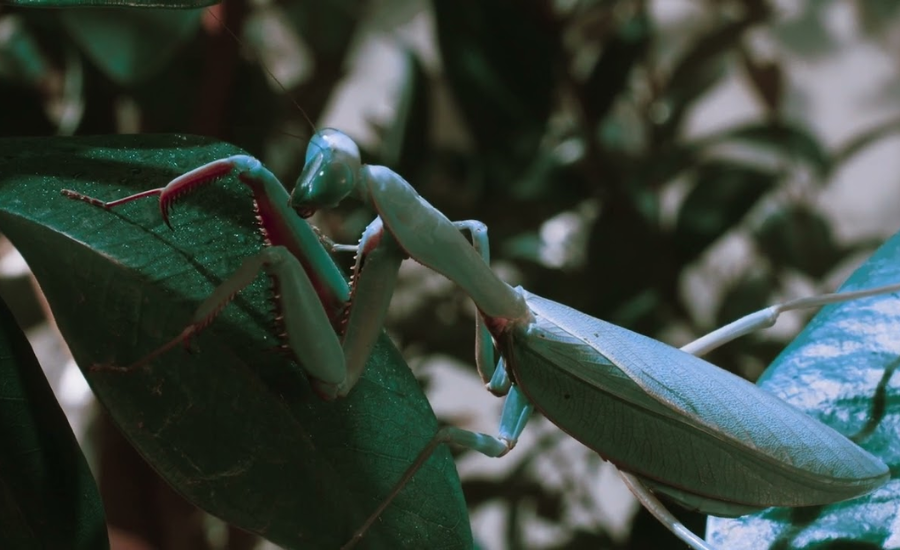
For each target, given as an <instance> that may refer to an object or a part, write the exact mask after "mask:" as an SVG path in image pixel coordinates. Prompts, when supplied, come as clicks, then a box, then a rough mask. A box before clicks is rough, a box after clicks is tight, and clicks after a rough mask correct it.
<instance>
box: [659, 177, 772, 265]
mask: <svg viewBox="0 0 900 550" xmlns="http://www.w3.org/2000/svg"><path fill="white" fill-rule="evenodd" d="M775 181H776V177H775V175H774V174H772V173H770V172H767V171H763V170H760V169H757V168H753V167H751V166H749V165H742V164H732V163H727V162H719V161H711V162H708V163H706V164H703V165H701V166H699V167H698V168H697V183H696V185H695V186H694V188H693V189H692V190H691V192H690V193H688V196H687V198H685V200H684V204H683V205H682V206H681V210H680V211H679V212H678V221H677V222H676V225H675V236H674V242H675V243H676V246H677V252H678V254H679V257H680V258H681V259H682V261H684V262H687V261H690V260H692V259H694V258H695V257H697V256H698V255H699V254H700V253H702V252H703V251H704V250H706V248H707V247H708V246H709V245H710V244H712V243H713V242H714V241H715V240H716V239H718V238H720V237H721V236H722V235H724V234H725V233H726V232H727V231H728V230H729V229H731V228H732V227H734V226H735V225H736V224H738V223H739V222H740V221H741V218H743V216H744V215H745V214H746V213H747V212H749V211H750V209H751V208H753V205H754V204H756V201H758V200H759V199H760V198H761V197H762V196H763V195H764V194H765V193H766V192H767V191H769V190H770V189H771V188H772V186H773V185H774V184H775Z"/></svg>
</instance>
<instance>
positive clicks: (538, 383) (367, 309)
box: [63, 129, 900, 548]
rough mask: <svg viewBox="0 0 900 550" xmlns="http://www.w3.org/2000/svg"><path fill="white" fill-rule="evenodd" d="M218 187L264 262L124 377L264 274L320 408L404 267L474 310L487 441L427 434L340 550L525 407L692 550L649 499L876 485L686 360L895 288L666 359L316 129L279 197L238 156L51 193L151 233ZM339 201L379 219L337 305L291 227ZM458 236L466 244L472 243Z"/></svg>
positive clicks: (320, 254)
mask: <svg viewBox="0 0 900 550" xmlns="http://www.w3.org/2000/svg"><path fill="white" fill-rule="evenodd" d="M230 172H236V173H237V175H238V178H239V179H240V180H241V181H242V182H243V183H245V184H246V185H248V186H249V187H250V188H251V189H252V191H253V194H254V199H255V202H256V206H257V209H258V213H259V220H260V227H261V229H262V230H263V232H264V234H265V236H266V239H267V241H268V243H269V244H271V245H273V246H272V247H269V248H266V249H265V250H264V251H263V252H261V253H260V254H258V255H256V256H253V257H251V258H249V259H248V260H247V261H246V262H245V263H244V265H243V266H242V267H241V268H240V269H239V270H238V271H237V272H236V273H235V274H234V275H233V276H232V277H230V278H229V279H228V280H227V281H225V282H224V283H222V284H221V285H220V286H219V287H218V288H217V289H216V290H215V291H214V293H213V294H212V295H211V296H210V297H209V298H208V299H207V300H206V301H204V302H203V304H201V305H200V307H199V308H198V310H197V313H196V315H195V317H194V320H193V322H192V324H191V325H189V326H188V328H187V329H185V330H184V331H183V332H182V333H181V334H180V335H178V336H177V337H176V338H175V339H174V340H173V341H172V342H171V343H170V344H168V345H166V346H164V347H163V348H160V349H159V350H157V351H156V352H153V353H152V354H151V355H149V356H147V357H144V358H143V359H141V360H139V361H138V363H137V364H142V363H145V362H146V361H149V360H150V359H152V358H153V357H155V356H157V355H158V354H159V353H162V352H165V351H166V350H168V349H170V348H171V347H172V346H174V345H176V344H178V343H180V342H183V341H184V340H186V339H187V338H189V337H190V336H191V335H192V334H193V333H195V332H196V331H198V330H201V329H202V328H203V327H205V326H206V325H208V324H209V323H210V322H212V321H213V319H214V318H215V316H216V315H217V314H218V312H219V311H221V310H222V308H223V307H224V306H225V305H226V304H227V303H228V302H229V301H230V300H231V299H232V298H233V297H234V295H235V294H236V293H238V292H239V291H240V290H241V289H242V288H243V287H244V286H246V285H248V284H249V283H250V282H252V281H253V280H254V279H255V278H256V277H257V275H258V274H259V272H260V271H263V270H265V271H266V272H268V273H269V274H270V275H272V276H273V277H274V278H275V279H276V281H277V283H278V288H279V290H280V292H279V294H280V319H281V322H282V324H283V327H284V331H283V338H284V342H285V345H286V346H287V347H288V349H289V350H291V351H292V352H293V354H294V355H295V356H296V358H297V359H298V361H299V362H300V363H301V364H302V366H303V368H304V369H305V370H306V372H307V374H308V375H309V378H310V381H311V383H312V384H313V387H314V388H315V389H316V390H317V392H318V393H319V394H320V395H321V396H322V397H323V398H327V399H330V398H334V397H338V396H342V395H346V394H347V393H348V392H349V391H350V390H351V389H352V388H353V385H354V384H355V382H356V380H357V379H358V378H359V375H360V374H361V372H362V369H363V366H364V365H365V360H366V358H367V357H368V354H369V352H370V350H371V347H372V344H373V343H374V340H375V338H376V337H377V335H378V333H379V331H380V330H381V325H382V321H383V318H384V314H385V312H386V310H387V307H388V305H389V302H390V298H391V295H392V293H393V289H394V284H395V282H396V273H397V270H398V267H399V265H400V262H401V261H402V260H403V259H404V257H406V256H409V257H412V258H413V259H415V260H417V261H419V262H420V263H422V264H424V265H426V266H428V267H430V268H432V269H434V270H435V271H437V272H439V273H441V274H443V275H444V276H446V277H448V278H449V279H451V280H452V281H454V282H455V283H457V284H458V285H459V286H460V287H461V288H462V289H463V290H464V291H465V292H466V293H467V294H468V295H469V296H470V297H471V298H472V299H473V301H474V302H475V304H476V306H477V307H478V310H479V311H480V315H479V316H478V317H477V321H476V323H477V324H476V332H477V336H476V363H477V365H478V369H479V372H480V374H481V376H482V379H483V380H484V382H485V384H486V385H487V386H488V388H489V389H490V390H491V391H492V392H493V393H495V394H498V395H502V394H507V398H506V402H505V405H504V409H503V414H502V417H501V421H500V429H499V434H498V436H497V437H494V436H489V435H485V434H477V433H473V432H468V431H465V430H461V429H458V428H452V427H451V428H445V429H443V430H441V431H440V432H439V433H438V434H437V435H436V436H435V438H434V439H433V441H432V443H431V444H430V445H429V446H428V447H427V448H426V449H425V450H423V452H422V454H421V455H420V457H419V459H418V460H417V461H416V462H415V463H414V464H413V465H412V466H411V467H410V469H409V470H408V472H407V474H406V475H404V476H403V478H402V479H401V480H400V482H399V483H398V485H397V487H396V489H395V491H394V492H393V493H392V495H391V496H390V497H388V499H386V501H385V502H384V503H383V504H382V506H380V507H379V508H378V509H377V510H376V511H375V513H374V514H373V516H372V518H370V521H369V522H367V523H366V524H365V525H364V526H363V527H362V528H361V529H360V530H359V531H358V532H357V533H356V535H355V536H354V538H353V540H351V541H350V542H349V543H348V545H347V546H348V547H349V546H352V545H353V544H354V543H355V542H356V541H358V540H359V539H360V538H362V536H363V535H364V533H365V531H366V529H367V528H368V526H369V525H370V524H371V521H374V519H375V518H377V516H378V515H379V514H380V512H381V511H382V510H383V509H384V507H386V506H387V505H388V504H389V502H390V500H391V499H392V498H393V495H396V493H397V492H399V490H401V488H402V486H403V484H404V483H405V482H406V481H408V479H409V478H410V477H412V475H413V474H414V473H415V471H416V470H417V469H418V468H419V467H420V466H421V464H422V463H424V461H425V460H427V458H428V457H429V456H430V453H431V452H432V451H433V449H434V448H435V447H436V446H437V445H439V444H442V443H455V444H459V445H462V446H465V447H469V448H472V449H475V450H477V451H479V452H481V453H483V454H485V455H488V456H502V455H504V454H506V453H507V452H508V451H509V450H510V449H512V448H513V447H514V445H515V443H516V441H517V439H518V437H519V435H520V434H521V433H522V430H523V429H524V427H525V424H526V422H527V420H528V417H529V415H530V413H531V411H532V409H533V408H534V407H536V408H538V409H539V410H540V411H541V412H542V413H543V414H544V415H545V416H547V417H548V418H549V419H550V420H551V421H553V422H554V423H555V424H557V425H558V426H559V427H560V428H562V429H563V430H564V431H566V432H568V433H569V434H571V435H572V436H573V437H575V438H576V439H578V440H579V441H581V442H582V443H584V444H585V445H586V446H588V447H590V448H591V449H593V450H595V451H596V452H598V453H599V454H600V455H601V456H602V457H604V458H605V459H607V460H608V461H610V462H612V463H613V464H615V465H616V466H617V467H618V468H620V470H621V471H622V472H628V473H623V475H624V477H625V478H626V481H627V482H628V483H629V485H630V487H632V490H633V491H634V492H635V494H636V496H637V497H638V499H639V500H640V501H641V502H642V503H643V504H644V505H645V506H647V507H648V508H649V509H650V510H651V511H652V512H653V513H654V514H655V515H657V517H659V518H660V519H661V520H662V521H663V522H664V523H665V524H666V525H667V527H669V528H670V529H671V530H672V531H673V532H675V533H676V534H677V535H678V536H679V537H682V538H683V540H685V542H687V543H688V544H690V545H691V546H693V547H695V548H703V547H705V545H704V543H703V542H702V541H700V540H699V539H698V538H696V537H695V536H693V535H692V534H690V533H689V532H687V530H686V529H684V528H683V526H681V525H680V524H678V523H677V521H676V520H674V518H672V517H671V516H667V515H666V514H667V512H666V511H665V508H664V507H662V505H661V504H659V502H658V501H657V500H656V498H655V497H654V494H653V493H660V494H664V495H665V496H667V497H668V498H670V499H672V500H674V501H676V502H678V503H680V504H682V505H684V506H687V507H689V508H694V509H698V510H701V511H703V512H705V513H709V514H713V515H723V516H735V515H741V514H744V513H747V512H749V511H752V510H757V509H761V508H765V507H769V506H808V505H814V504H825V503H832V502H837V501H841V500H845V499H848V498H853V497H856V496H859V495H862V494H865V493H868V492H870V491H872V490H874V489H875V488H877V487H878V486H880V485H881V484H883V483H884V482H885V481H886V480H887V479H888V477H889V474H888V470H887V467H886V466H885V465H884V464H883V463H882V462H881V461H880V460H879V459H877V458H875V457H874V456H872V455H870V454H869V453H867V452H866V451H864V450H862V449H861V448H860V447H858V446H856V445H855V444H853V443H851V442H850V441H849V440H848V439H846V438H845V437H844V436H842V435H840V434H839V433H837V432H835V431H834V430H832V429H831V428H829V427H827V426H825V425H823V424H820V423H819V422H817V421H815V420H813V419H812V418H810V417H808V416H806V415H805V414H803V413H801V412H800V411H798V410H796V409H794V408H793V407H791V406H789V405H787V404H785V403H783V402H782V401H780V400H779V399H777V398H775V397H774V396H772V395H770V394H768V393H766V392H764V391H763V390H761V389H759V388H757V387H756V386H753V385H752V384H750V383H748V382H746V381H744V380H742V379H740V378H739V377H736V376H734V375H731V374H730V373H727V372H726V371H723V370H721V369H718V368H717V367H715V366H713V365H711V364H709V363H707V362H705V361H703V360H701V359H698V358H697V357H696V356H695V355H696V354H700V353H704V352H706V351H708V350H710V349H712V348H714V347H716V346H718V345H721V344H722V343H725V342H727V341H729V340H731V339H734V338H737V337H739V336H741V335H743V334H746V333H747V332H750V331H752V330H756V329H758V328H762V327H765V326H770V325H771V324H772V323H774V320H775V318H776V317H777V316H778V314H779V313H780V312H782V311H785V310H788V309H796V308H801V307H817V306H821V305H823V304H825V303H829V302H833V301H839V300H847V299H852V298H858V297H861V296H865V295H872V294H876V293H883V292H889V291H896V290H900V285H893V286H890V287H883V288H879V289H873V290H868V291H864V292H858V293H847V294H841V295H825V296H821V297H817V298H813V299H808V300H799V301H795V302H791V303H787V304H783V305H781V306H775V307H772V308H768V309H766V310H764V311H762V312H759V313H758V314H754V315H752V316H750V317H748V318H745V319H742V320H740V321H738V322H736V323H733V324H731V325H728V326H727V327H724V328H723V329H720V330H718V331H716V332H714V333H713V334H711V335H709V336H707V337H704V338H702V339H700V340H698V341H697V342H694V343H693V344H690V345H688V346H686V347H684V348H682V349H681V350H678V349H675V348H672V347H669V346H667V345H665V344H662V343H660V342H658V341H656V340H653V339H650V338H647V337H644V336H641V335H638V334H636V333H633V332H630V331H628V330H626V329H623V328H621V327H617V326H615V325H611V324H609V323H606V322H604V321H601V320H598V319H594V318H592V317H589V316H587V315H584V314H582V313H580V312H578V311H576V310H574V309H571V308H569V307H566V306H563V305H561V304H558V303H555V302H552V301H550V300H545V299H543V298H540V297H538V296H535V295H533V294H530V293H528V292H527V291H525V290H524V289H521V288H516V289H514V288H512V287H510V286H509V285H507V284H506V283H504V282H503V281H501V280H500V279H499V278H498V277H497V276H496V275H495V274H494V273H493V271H492V270H491V269H490V266H489V264H488V260H489V252H488V243H487V235H486V229H485V227H484V226H483V224H481V223H480V222H473V221H469V222H451V221H450V220H448V219H447V218H446V217H445V216H444V215H443V214H441V213H440V212H439V211H437V210H436V209H434V208H433V207H432V206H431V205H430V204H428V203H427V202H426V201H425V200H424V199H422V198H421V197H420V196H419V195H418V194H417V193H416V192H415V191H414V190H413V189H412V187H410V186H409V184H408V183H407V182H406V181H404V180H403V179H402V178H401V177H400V176H399V175H397V174H396V173H394V172H393V171H391V170H389V169H387V168H385V167H380V166H369V165H363V164H361V162H360V160H359V151H358V148H357V147H356V145H355V144H354V143H353V141H352V140H351V139H350V138H349V137H347V136H346V135H344V134H343V133H341V132H339V131H337V130H330V129H328V130H322V131H320V132H318V133H316V135H315V136H314V137H313V138H312V140H311V141H310V145H309V147H308V148H307V152H306V165H305V167H304V170H303V173H302V174H301V176H300V178H299V179H298V182H297V185H296V186H295V188H294V190H293V193H292V194H291V195H290V196H289V195H288V193H287V191H285V189H284V188H283V187H282V186H281V184H280V183H279V182H278V181H277V179H276V178H275V177H274V176H273V175H272V174H271V172H269V171H268V170H267V169H265V168H264V167H263V166H262V165H261V163H259V161H257V160H255V159H253V158H251V157H247V156H243V155H239V156H234V157H229V158H226V159H221V160H218V161H214V162H212V163H210V164H207V165H205V166H202V167H200V168H197V169H195V170H193V171H191V172H188V173H187V174H184V175H183V176H180V177H178V178H176V179H175V180H173V181H172V182H170V183H169V184H168V185H167V186H165V187H163V188H159V189H154V190H150V191H146V192H143V193H139V194H136V195H132V196H129V197H125V198H123V199H119V200H116V201H112V202H103V201H100V200H98V199H94V198H91V197H87V196H84V195H81V194H79V193H76V192H74V191H68V190H65V191H63V192H64V194H66V195H67V196H70V197H72V198H76V199H80V200H85V201H87V202H90V203H91V204H94V205H96V206H101V207H105V208H111V207H115V206H118V205H120V204H124V203H127V202H130V201H132V200H136V199H139V198H143V197H148V196H156V195H158V196H159V204H160V209H161V213H162V215H163V218H164V219H165V220H166V223H168V208H169V206H170V205H171V204H172V202H173V200H174V199H175V198H178V197H181V196H182V195H184V194H187V193H189V192H190V191H191V190H192V189H194V188H196V187H198V186H200V185H203V184H205V183H208V182H210V181H213V180H215V179H216V178H218V177H220V176H223V175H225V174H227V173H230ZM346 197H353V198H356V199H359V200H361V201H363V202H364V203H366V204H367V205H369V206H370V207H372V208H373V209H374V210H375V211H376V212H377V213H378V218H376V220H375V221H374V222H373V223H372V224H370V226H369V227H368V228H367V229H366V231H365V232H364V234H363V236H362V239H361V240H360V243H359V246H358V256H357V261H356V266H355V268H354V277H353V283H354V284H353V290H352V293H351V295H346V293H342V292H340V291H338V290H337V289H339V288H341V285H340V284H337V283H336V281H338V280H339V278H340V277H341V275H340V274H339V273H337V272H336V271H335V270H334V268H333V265H332V264H331V263H330V262H327V261H323V259H325V254H326V252H325V250H324V249H323V248H322V246H321V244H320V238H319V236H318V235H317V234H316V233H315V232H314V231H313V230H312V229H311V228H310V226H309V225H308V224H307V223H306V222H305V221H304V220H303V218H306V217H308V216H310V215H311V214H312V213H313V212H315V211H316V210H317V209H319V208H328V207H332V206H335V205H337V204H338V203H339V202H340V201H341V200H343V199H344V198H346ZM461 231H466V232H469V233H470V234H471V237H472V242H471V243H470V242H469V241H468V240H467V239H466V238H465V237H464V236H463V235H462V233H461ZM473 244H474V246H473ZM351 296H352V299H351ZM348 303H349V306H348V310H347V311H346V316H345V312H344V306H345V304H348ZM494 344H496V346H497V348H498V349H499V351H500V364H499V366H498V365H497V364H496V363H495V360H494V353H493V352H494ZM773 420H774V421H773ZM798 434H799V436H798ZM672 449H683V450H682V451H679V452H677V453H673V451H672ZM648 487H649V488H650V489H648ZM651 489H652V492H651Z"/></svg>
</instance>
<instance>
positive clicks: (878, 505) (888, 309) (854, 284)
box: [706, 234, 900, 550]
mask: <svg viewBox="0 0 900 550" xmlns="http://www.w3.org/2000/svg"><path fill="white" fill-rule="evenodd" d="M898 281H900V234H898V235H894V236H893V237H892V238H891V239H890V240H889V241H888V242H886V243H885V244H884V245H883V246H882V247H881V248H879V249H878V251H877V252H876V253H875V254H874V255H873V256H872V257H871V258H869V260H868V261H866V263H865V264H863V266H862V267H860V268H859V269H858V270H856V272H854V273H853V275H852V276H851V277H850V279H848V280H847V282H846V283H845V284H844V285H843V286H842V287H841V290H845V291H849V290H861V289H865V288H873V287H877V286H883V285H887V284H891V283H897V282H898ZM898 334H900V301H898V293H892V294H885V295H881V296H877V297H873V298H867V299H863V300H855V301H851V302H844V303H842V304H836V305H833V306H829V307H827V308H823V310H822V311H821V312H820V313H819V314H818V315H816V317H815V318H814V319H813V320H812V321H811V322H810V323H809V325H807V327H806V329H805V330H804V331H803V332H802V333H801V334H800V336H798V337H797V338H796V339H795V340H794V341H793V342H792V343H791V345H790V346H788V348H787V349H785V350H784V352H782V354H781V355H779V356H778V358H777V359H776V360H775V362H773V363H772V365H771V366H770V367H769V368H768V369H767V370H766V372H765V373H764V374H763V376H762V377H761V378H760V380H759V382H758V384H759V385H760V386H762V387H763V388H765V389H767V390H769V391H771V392H772V393H774V394H775V395H777V396H779V397H781V398H782V399H784V400H785V401H787V402H789V403H791V404H793V405H794V406H796V407H798V408H800V409H802V410H803V411H805V412H806V413H808V414H810V415H811V416H813V417H815V418H817V419H819V420H821V421H822V422H824V423H825V424H828V425H829V426H831V427H832V428H835V429H836V430H837V431H839V432H841V433H843V434H844V435H846V436H847V437H849V438H851V439H852V440H853V441H855V442H856V443H858V444H859V445H861V446H862V447H863V448H865V449H866V450H868V451H869V452H871V453H872V454H874V455H876V456H877V457H879V458H880V459H881V460H882V461H884V463H885V464H887V465H888V466H889V467H890V469H891V472H892V479H891V480H890V481H889V482H888V483H887V484H886V485H884V486H883V487H881V488H879V489H877V490H876V491H874V492H872V493H870V494H869V495H866V496H864V497H861V498H858V499H854V500H850V501H846V502H842V503H839V504H835V505H832V506H824V507H811V508H802V509H788V508H770V509H768V510H763V511H762V512H759V513H758V514H755V515H750V516H744V517H741V518H737V519H733V520H725V519H720V518H710V521H709V523H708V526H707V535H706V536H707V540H708V541H710V542H711V543H713V544H715V545H716V546H717V547H719V548H729V549H735V550H743V549H748V550H749V549H751V548H752V549H754V550H758V549H760V548H779V549H794V550H805V549H813V548H825V547H828V548H838V547H841V548H845V547H848V545H850V544H854V545H855V546H854V547H858V548H863V547H865V548H896V547H897V545H898V543H897V541H898V540H900V479H898V472H900V468H898V466H900V377H898V376H896V375H895V371H896V370H897V368H898V366H900V338H898ZM851 541H852V542H851ZM840 544H844V546H839V545H840Z"/></svg>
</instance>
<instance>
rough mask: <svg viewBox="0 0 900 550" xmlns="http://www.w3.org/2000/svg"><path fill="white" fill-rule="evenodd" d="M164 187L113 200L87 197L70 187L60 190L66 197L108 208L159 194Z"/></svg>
mask: <svg viewBox="0 0 900 550" xmlns="http://www.w3.org/2000/svg"><path fill="white" fill-rule="evenodd" d="M163 190H164V188H163V187H159V188H157V189H150V190H148V191H142V192H140V193H136V194H134V195H129V196H127V197H124V198H121V199H116V200H114V201H109V202H106V201H101V200H100V199H95V198H94V197H89V196H87V195H82V194H81V193H79V192H77V191H72V190H71V189H63V190H62V191H60V193H62V195H63V196H65V197H68V198H70V199H75V200H77V201H83V202H86V203H88V204H90V205H92V206H97V207H100V208H105V209H107V210H109V209H110V208H113V207H116V206H119V205H120V204H125V203H127V202H131V201H134V200H137V199H143V198H144V197H153V196H155V195H161V194H162V193H163Z"/></svg>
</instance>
